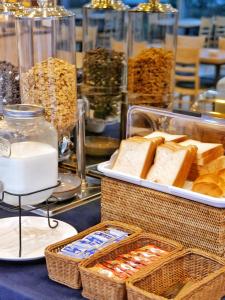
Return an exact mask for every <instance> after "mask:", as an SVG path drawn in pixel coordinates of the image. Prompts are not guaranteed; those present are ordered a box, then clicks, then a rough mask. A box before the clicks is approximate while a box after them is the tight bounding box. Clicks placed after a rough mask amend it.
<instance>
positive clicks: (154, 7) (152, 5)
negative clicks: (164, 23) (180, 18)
mask: <svg viewBox="0 0 225 300" xmlns="http://www.w3.org/2000/svg"><path fill="white" fill-rule="evenodd" d="M132 11H139V12H152V13H177V9H175V8H174V7H172V5H170V4H162V3H160V0H149V2H147V3H146V2H145V3H140V4H139V5H138V6H136V7H135V8H134V9H132Z"/></svg>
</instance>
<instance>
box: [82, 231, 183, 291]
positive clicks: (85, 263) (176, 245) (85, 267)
mask: <svg viewBox="0 0 225 300" xmlns="http://www.w3.org/2000/svg"><path fill="white" fill-rule="evenodd" d="M148 238H149V239H153V240H156V241H159V242H162V243H165V244H167V245H170V246H172V247H174V250H173V251H171V252H170V253H169V254H167V255H165V256H164V257H163V258H162V259H159V260H158V261H156V262H152V264H151V265H158V264H160V262H161V261H163V260H165V259H166V257H168V256H171V255H173V254H172V253H173V252H174V253H176V252H179V251H180V250H181V249H183V246H182V245H181V244H180V243H177V242H175V241H172V240H169V239H167V238H164V237H161V236H158V235H156V234H151V233H141V234H139V235H137V236H134V237H133V238H130V239H129V240H126V241H123V242H121V243H120V244H116V245H111V246H109V247H108V248H107V249H105V250H103V251H101V252H100V251H99V252H98V253H97V254H95V255H93V256H91V257H90V258H88V259H86V260H83V261H82V262H81V263H80V264H79V269H80V271H81V272H82V271H83V272H88V273H91V274H93V275H95V276H96V277H98V278H101V279H104V280H107V281H110V282H112V283H115V282H118V283H120V284H121V285H122V284H124V283H125V282H126V281H125V280H121V279H117V278H109V277H106V276H104V275H102V274H100V273H97V272H95V271H93V270H91V268H89V267H88V265H90V264H92V263H93V262H94V261H95V260H98V259H99V258H101V257H104V256H105V255H107V254H109V253H110V252H112V251H114V250H116V249H118V248H121V247H124V246H126V245H128V244H132V243H133V242H136V241H138V240H141V239H148ZM143 269H145V267H143ZM139 272H141V271H138V272H137V273H139ZM131 277H132V276H131ZM131 277H130V278H131Z"/></svg>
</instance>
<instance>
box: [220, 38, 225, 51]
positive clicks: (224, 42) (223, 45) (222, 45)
mask: <svg viewBox="0 0 225 300" xmlns="http://www.w3.org/2000/svg"><path fill="white" fill-rule="evenodd" d="M219 49H220V50H225V37H219Z"/></svg>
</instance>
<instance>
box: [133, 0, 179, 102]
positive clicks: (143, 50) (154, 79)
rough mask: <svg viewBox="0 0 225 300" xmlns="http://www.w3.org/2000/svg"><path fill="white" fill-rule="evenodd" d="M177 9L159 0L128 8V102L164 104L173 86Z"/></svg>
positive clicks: (169, 96)
mask: <svg viewBox="0 0 225 300" xmlns="http://www.w3.org/2000/svg"><path fill="white" fill-rule="evenodd" d="M177 16H178V14H177V11H176V10H175V9H174V8H172V6H171V5H168V4H161V3H159V0H149V1H148V2H147V3H146V2H145V3H140V4H139V5H138V6H137V7H135V8H133V9H130V10H129V27H130V30H129V37H128V46H129V47H128V56H129V59H128V102H129V104H132V105H133V104H136V105H149V106H157V107H168V106H169V105H170V104H171V101H172V97H173V89H174V63H175V53H176V32H177Z"/></svg>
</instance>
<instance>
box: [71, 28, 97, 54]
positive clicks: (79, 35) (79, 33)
mask: <svg viewBox="0 0 225 300" xmlns="http://www.w3.org/2000/svg"><path fill="white" fill-rule="evenodd" d="M88 30H89V32H90V35H89V38H90V40H89V41H88V42H89V43H90V44H91V47H93V48H95V47H96V42H97V31H98V28H97V27H94V26H93V27H89V29H88ZM75 34H76V43H77V47H76V48H78V49H77V50H79V52H82V47H83V28H82V26H76V30H75ZM78 46H79V47H78Z"/></svg>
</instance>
